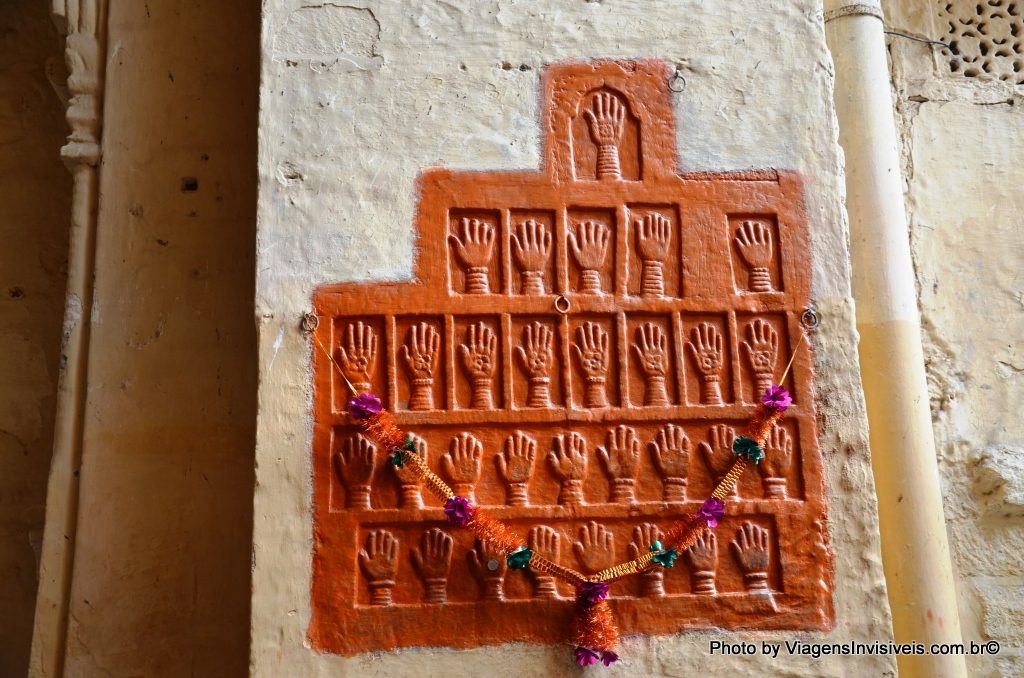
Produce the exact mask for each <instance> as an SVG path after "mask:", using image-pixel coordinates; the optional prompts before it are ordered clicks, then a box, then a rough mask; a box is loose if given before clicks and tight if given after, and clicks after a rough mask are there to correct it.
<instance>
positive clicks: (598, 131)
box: [583, 92, 626, 179]
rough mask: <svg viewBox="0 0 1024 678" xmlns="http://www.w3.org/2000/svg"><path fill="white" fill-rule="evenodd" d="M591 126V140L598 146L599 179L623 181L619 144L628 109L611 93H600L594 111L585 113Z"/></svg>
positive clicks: (594, 102) (595, 101)
mask: <svg viewBox="0 0 1024 678" xmlns="http://www.w3.org/2000/svg"><path fill="white" fill-rule="evenodd" d="M583 115H584V117H586V119H587V123H588V124H589V125H590V138H591V139H593V140H594V144H595V145H597V178H598V179H621V178H622V169H621V168H620V167H619V144H620V143H622V132H623V130H624V129H625V120H626V108H625V106H623V105H622V104H621V103H620V102H619V99H618V97H616V96H615V95H614V94H611V93H610V92H598V94H597V95H596V96H595V97H594V100H593V109H592V110H588V111H583Z"/></svg>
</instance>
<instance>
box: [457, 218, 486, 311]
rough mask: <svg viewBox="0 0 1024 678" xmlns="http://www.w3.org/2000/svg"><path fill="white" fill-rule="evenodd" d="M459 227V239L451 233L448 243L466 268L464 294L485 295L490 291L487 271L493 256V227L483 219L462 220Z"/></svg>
mask: <svg viewBox="0 0 1024 678" xmlns="http://www.w3.org/2000/svg"><path fill="white" fill-rule="evenodd" d="M461 225H462V237H461V239H460V238H459V236H458V235H457V234H455V233H453V234H451V235H449V236H448V243H449V244H450V245H451V248H452V250H454V252H455V254H456V256H458V258H459V261H461V262H462V264H463V266H465V267H466V292H468V293H469V294H487V293H489V292H490V291H491V283H490V278H489V275H488V269H489V268H490V264H491V257H492V256H494V240H495V237H496V234H495V229H494V226H493V225H492V224H491V223H490V222H488V221H485V220H483V219H468V218H463V219H462V222H461Z"/></svg>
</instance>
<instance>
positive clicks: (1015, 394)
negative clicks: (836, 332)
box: [889, 0, 1024, 676]
mask: <svg viewBox="0 0 1024 678" xmlns="http://www.w3.org/2000/svg"><path fill="white" fill-rule="evenodd" d="M938 5H939V3H937V2H924V1H923V0H914V1H913V2H903V3H900V4H899V5H897V6H894V7H891V8H889V11H890V17H889V19H890V23H891V24H892V26H893V28H895V29H896V30H900V31H903V32H907V33H910V34H912V35H915V36H918V37H930V38H939V39H943V38H944V35H943V26H942V24H941V22H940V21H938V20H937V9H936V8H937V7H938ZM973 6H974V3H970V5H969V7H971V8H973ZM891 52H892V67H893V79H894V85H895V88H896V95H897V107H898V113H899V119H900V122H901V124H902V130H901V131H902V134H903V138H904V154H903V156H904V157H903V159H904V170H905V176H906V179H907V197H908V200H907V210H908V213H909V215H908V216H909V221H910V233H911V245H912V249H913V254H914V264H915V269H916V275H917V281H918V291H919V299H920V306H921V314H922V320H923V329H924V333H923V337H922V338H923V341H924V346H925V354H926V358H927V367H928V378H929V387H930V395H931V403H932V415H933V420H934V430H935V439H936V448H937V452H938V455H939V468H940V471H941V473H942V482H943V496H944V503H945V512H946V520H947V524H948V530H949V534H950V543H951V548H952V551H953V559H954V564H955V566H956V568H957V571H958V577H959V590H958V595H959V603H960V618H961V625H962V627H963V634H964V638H965V639H967V640H976V639H994V640H997V641H999V642H1000V643H1001V645H1002V651H1001V653H1000V655H999V656H998V657H994V658H992V657H970V658H968V667H969V668H970V670H971V671H972V674H975V675H985V676H989V675H998V676H1019V675H1022V674H1024V418H1022V416H1021V412H1022V410H1024V343H1022V340H1021V337H1024V273H1022V272H1021V271H1022V270H1024V231H1022V230H1021V222H1020V220H1021V217H1020V215H1021V214H1022V213H1024V194H1022V193H1021V190H1020V187H1021V185H1022V183H1024V168H1022V165H1021V162H1020V158H1021V157H1024V111H1021V103H1022V101H1024V99H1022V98H1021V92H1020V88H1019V87H1014V86H1012V85H1009V84H1007V83H1004V82H1000V81H998V80H992V79H976V78H973V79H972V78H965V77H962V76H960V75H954V74H952V73H951V72H950V70H949V68H948V66H947V64H946V62H945V60H944V59H942V50H940V49H939V48H936V47H932V46H928V45H922V44H921V43H916V42H913V41H908V40H906V39H904V38H898V37H894V38H891Z"/></svg>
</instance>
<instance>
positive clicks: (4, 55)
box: [0, 0, 71, 676]
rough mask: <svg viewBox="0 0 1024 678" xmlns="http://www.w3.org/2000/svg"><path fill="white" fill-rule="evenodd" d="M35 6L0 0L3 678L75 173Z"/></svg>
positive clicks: (17, 613) (49, 431) (40, 462)
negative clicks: (68, 162) (65, 153)
mask: <svg viewBox="0 0 1024 678" xmlns="http://www.w3.org/2000/svg"><path fill="white" fill-rule="evenodd" d="M47 5H48V3H45V2H39V1H38V0H7V1H6V2H0V36H3V39H2V40H0V610H3V613H2V614H0V675H2V676H23V675H25V672H26V670H27V667H28V657H29V648H30V646H31V642H32V619H33V614H34V612H35V597H36V586H37V575H36V573H37V567H38V552H39V548H40V542H41V540H42V530H43V518H44V514H45V503H46V480H47V474H48V471H49V468H50V454H51V450H52V446H53V419H54V406H55V394H56V390H57V367H58V364H59V354H60V336H61V325H62V321H63V312H64V287H65V279H66V266H67V249H68V223H69V219H70V204H71V176H70V175H69V174H68V171H67V169H65V167H64V164H63V162H61V159H60V147H61V145H62V144H63V143H64V137H65V136H66V135H67V125H66V123H65V121H64V109H63V107H62V105H61V103H60V101H59V100H58V98H57V96H56V95H55V93H54V91H53V88H52V87H51V86H50V84H49V82H48V81H47V75H46V70H47V62H48V60H52V62H54V63H56V64H57V65H58V67H57V68H56V69H55V70H57V71H60V70H61V69H60V68H59V64H60V63H61V62H62V56H61V42H60V40H59V37H58V34H57V30H56V29H55V28H54V25H53V23H52V22H51V21H50V17H49V14H48V12H47Z"/></svg>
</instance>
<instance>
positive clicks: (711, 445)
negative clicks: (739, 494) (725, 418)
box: [699, 424, 736, 496]
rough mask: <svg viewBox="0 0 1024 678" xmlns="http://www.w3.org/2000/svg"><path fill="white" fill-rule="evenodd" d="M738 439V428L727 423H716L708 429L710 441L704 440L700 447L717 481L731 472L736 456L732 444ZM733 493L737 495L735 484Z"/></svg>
mask: <svg viewBox="0 0 1024 678" xmlns="http://www.w3.org/2000/svg"><path fill="white" fill-rule="evenodd" d="M735 441H736V430H735V429H733V427H732V426H727V425H725V424H715V425H714V426H712V427H711V429H710V430H709V431H708V441H707V442H702V443H701V444H700V445H699V447H700V452H701V455H702V456H703V457H704V463H706V464H707V465H708V468H709V469H710V470H711V473H713V474H714V476H715V482H716V483H717V482H718V481H720V480H721V479H722V477H723V476H725V474H726V473H728V472H729V469H730V468H732V464H733V462H734V461H735V459H736V456H735V455H734V454H733V451H732V444H733V443H734V442H735ZM732 495H733V496H735V495H736V486H735V485H734V486H733V489H732Z"/></svg>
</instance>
